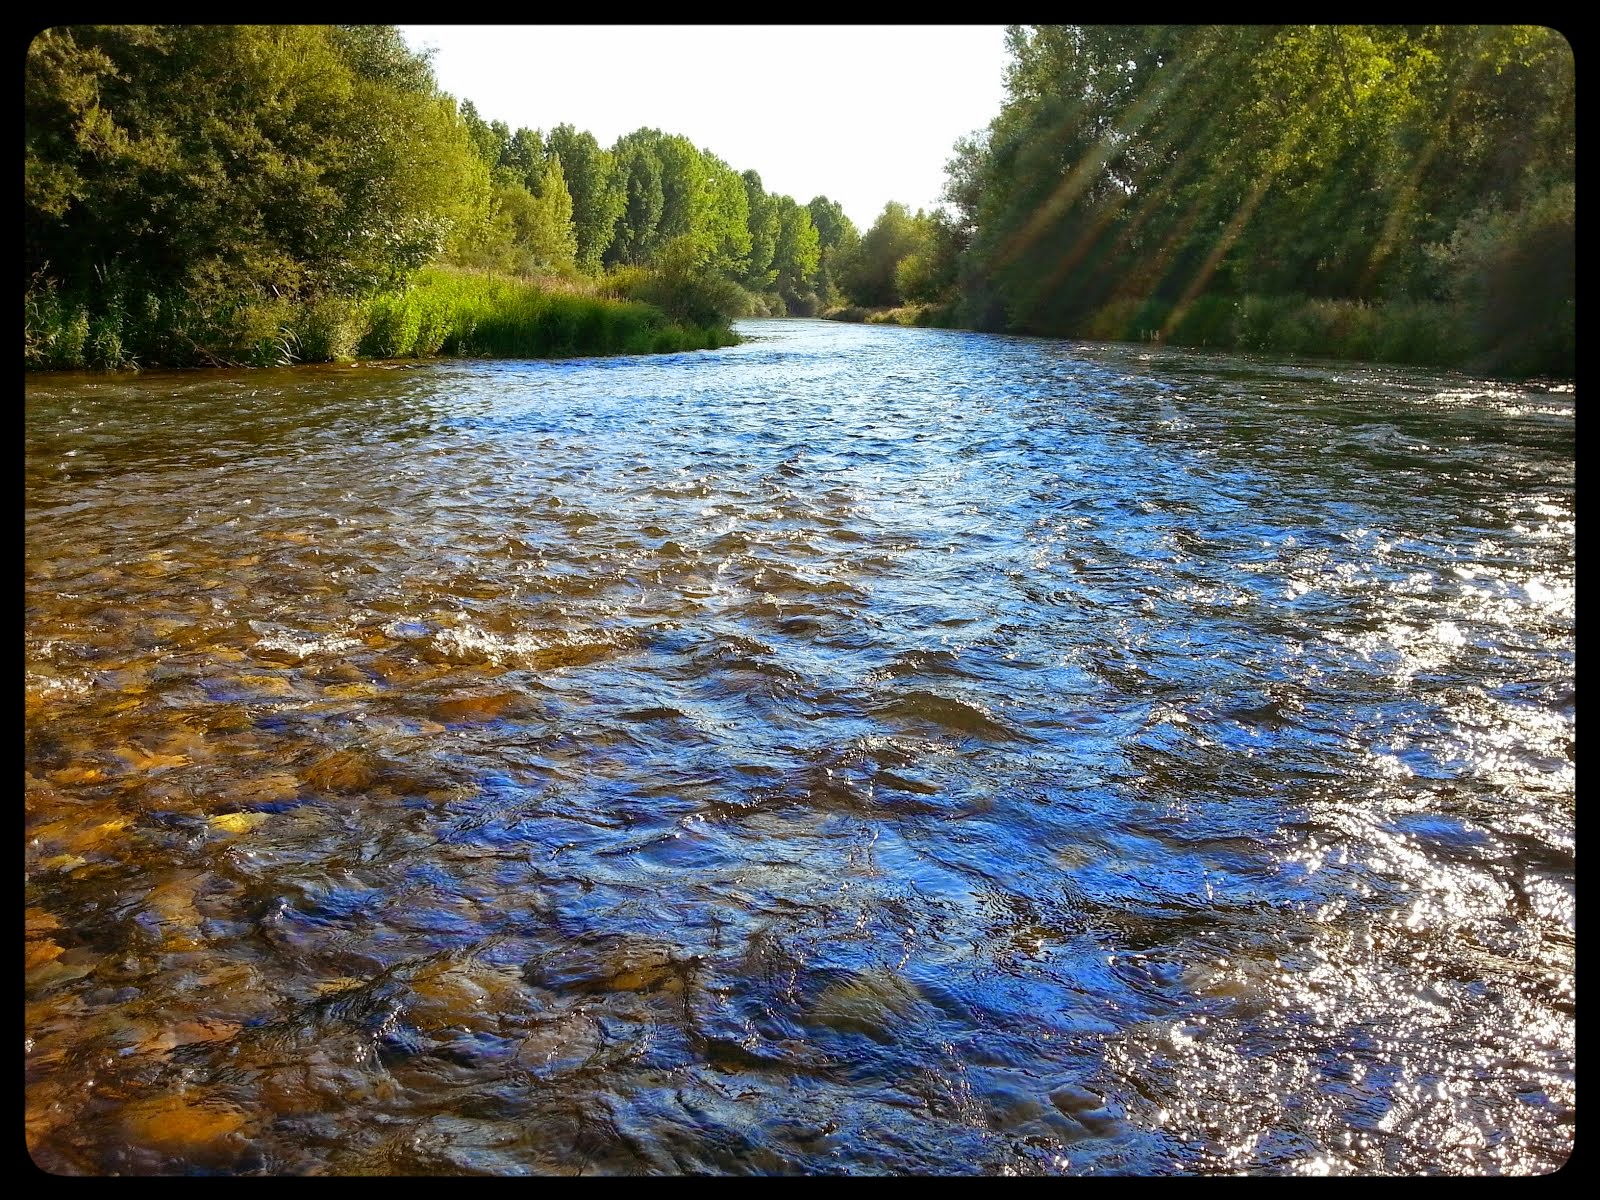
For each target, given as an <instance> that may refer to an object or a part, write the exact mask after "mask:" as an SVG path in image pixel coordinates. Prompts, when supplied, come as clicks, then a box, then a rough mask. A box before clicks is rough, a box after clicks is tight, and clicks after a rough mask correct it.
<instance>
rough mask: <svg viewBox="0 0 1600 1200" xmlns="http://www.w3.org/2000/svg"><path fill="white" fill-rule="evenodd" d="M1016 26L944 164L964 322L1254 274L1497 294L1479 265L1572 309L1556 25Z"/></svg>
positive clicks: (1261, 284)
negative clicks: (995, 96) (983, 109)
mask: <svg viewBox="0 0 1600 1200" xmlns="http://www.w3.org/2000/svg"><path fill="white" fill-rule="evenodd" d="M1008 36H1009V45H1010V51H1011V58H1012V61H1011V64H1010V67H1009V70H1008V74H1007V79H1006V86H1007V93H1008V98H1007V101H1006V103H1005V105H1004V107H1003V109H1002V111H1001V112H1000V114H999V115H998V116H997V117H996V118H995V119H994V121H993V122H991V124H990V126H989V128H988V129H987V130H985V131H983V132H982V133H981V134H979V135H976V136H974V137H971V138H968V139H963V141H962V142H960V143H958V144H957V147H956V153H955V156H954V157H953V158H952V160H951V162H950V164H949V167H948V184H947V191H946V198H947V200H948V201H949V202H950V204H951V215H950V221H949V228H948V229H947V230H946V231H945V233H943V234H941V235H940V236H941V237H942V238H943V239H944V243H945V245H946V246H947V247H948V248H949V250H950V252H951V253H953V255H954V257H955V259H956V260H957V265H958V274H959V279H960V286H961V292H962V303H963V306H964V308H965V311H966V313H967V318H968V319H969V320H972V321H974V322H976V323H979V324H983V325H994V326H1003V327H1007V328H1012V329H1017V330H1022V331H1028V332H1036V333H1074V332H1079V331H1081V330H1083V329H1084V328H1085V327H1086V326H1087V325H1088V324H1090V323H1091V322H1092V320H1093V318H1094V317H1095V315H1096V314H1097V313H1100V312H1103V311H1105V310H1107V309H1108V308H1109V307H1114V306H1117V305H1124V306H1126V305H1132V306H1141V305H1144V306H1149V311H1151V312H1152V313H1155V312H1158V311H1161V312H1164V313H1165V314H1166V315H1165V316H1164V317H1162V318H1161V320H1158V321H1156V322H1155V323H1156V324H1157V325H1158V326H1162V327H1164V328H1166V329H1168V330H1170V329H1172V328H1175V327H1176V326H1177V325H1178V324H1181V322H1182V321H1183V320H1184V319H1185V316H1186V314H1188V313H1189V312H1190V311H1191V310H1192V309H1194V307H1195V306H1196V305H1197V304H1201V303H1202V302H1209V303H1212V304H1213V305H1214V304H1215V303H1216V302H1219V301H1222V300H1225V299H1228V298H1235V299H1236V298H1239V297H1243V296H1246V295H1266V296H1301V297H1307V298H1321V299H1327V300H1339V301H1350V302H1368V303H1370V302H1378V301H1387V300H1395V301H1405V302H1408V303H1415V302H1430V301H1431V302H1446V301H1451V300H1452V299H1453V301H1455V302H1461V303H1479V305H1480V308H1481V300H1482V297H1483V296H1484V295H1487V294H1488V293H1487V292H1486V291H1484V290H1483V287H1482V286H1480V289H1479V292H1478V293H1476V295H1477V296H1478V300H1477V301H1474V300H1472V299H1471V297H1472V296H1473V295H1474V293H1473V292H1472V288H1471V287H1468V286H1466V285H1465V284H1464V283H1463V280H1464V279H1466V278H1468V277H1474V278H1477V279H1479V280H1480V281H1482V280H1486V279H1489V278H1495V279H1499V280H1501V281H1502V284H1505V282H1506V281H1507V280H1510V279H1511V278H1513V277H1517V278H1521V276H1519V275H1518V273H1519V272H1523V273H1528V272H1535V273H1536V275H1530V276H1529V277H1528V279H1527V280H1526V281H1525V283H1524V284H1519V286H1526V287H1534V286H1535V284H1534V280H1535V278H1537V279H1542V280H1546V281H1548V285H1549V287H1550V288H1551V289H1552V291H1551V292H1550V293H1548V296H1549V298H1550V303H1549V304H1546V305H1541V306H1538V308H1537V314H1538V315H1537V316H1535V315H1534V311H1533V310H1531V309H1530V310H1527V311H1528V317H1527V319H1528V320H1529V321H1536V322H1555V323H1556V324H1558V325H1559V324H1561V323H1563V322H1565V324H1566V327H1567V328H1568V329H1570V308H1571V304H1570V290H1567V289H1568V287H1569V285H1568V284H1567V282H1566V280H1567V279H1570V275H1571V273H1570V271H1565V272H1564V271H1562V270H1559V269H1553V267H1552V264H1553V263H1554V261H1555V260H1556V259H1559V257H1560V253H1559V251H1558V250H1557V249H1555V248H1556V247H1558V246H1560V245H1564V244H1570V242H1571V229H1572V225H1571V221H1570V217H1569V216H1567V215H1564V214H1566V213H1567V212H1568V210H1567V209H1566V208H1565V207H1563V206H1562V205H1561V204H1559V203H1556V202H1554V201H1552V200H1551V197H1559V196H1560V195H1563V194H1564V193H1562V191H1561V189H1562V188H1563V187H1570V185H1571V182H1572V179H1573V145H1574V136H1573V131H1574V126H1573V114H1574V106H1573V99H1574V91H1573V85H1574V79H1573V59H1572V52H1571V48H1570V46H1568V45H1567V43H1566V42H1565V40H1564V39H1563V38H1562V37H1561V35H1560V34H1558V33H1556V32H1554V31H1552V30H1549V29H1543V28H1536V27H1530V26H1397V25H1396V26H1356V25H1303V26H1162V25H1120V26H1037V27H1031V28H1020V27H1016V28H1013V29H1012V30H1011V31H1010V32H1009V35H1008ZM1563 239H1565V241H1563ZM1491 246H1492V248H1489V247H1491ZM946 257H948V255H946ZM1490 263H1493V264H1498V265H1494V266H1492V267H1491V266H1489V265H1487V264H1490ZM913 274H914V273H913ZM1474 311H1475V312H1476V316H1473V317H1472V319H1473V320H1475V321H1478V322H1479V323H1480V324H1481V323H1482V322H1483V321H1484V320H1486V319H1487V318H1486V317H1485V314H1483V313H1482V312H1479V311H1477V310H1474ZM1563 313H1565V314H1566V315H1565V316H1563V315H1561V314H1563ZM1508 319H1509V318H1508ZM1490 323H1491V324H1492V323H1493V322H1490ZM1485 336H1488V335H1485ZM1494 337H1495V338H1496V339H1498V341H1500V342H1505V343H1506V344H1507V345H1509V344H1512V343H1516V344H1525V343H1527V342H1528V339H1527V338H1517V337H1511V336H1510V335H1509V334H1507V333H1505V332H1504V331H1502V332H1501V333H1499V334H1496V335H1494ZM1507 339H1509V340H1507ZM1556 340H1559V338H1557V339H1556ZM1552 361H1553V360H1552Z"/></svg>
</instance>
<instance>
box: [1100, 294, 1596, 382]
mask: <svg viewBox="0 0 1600 1200" xmlns="http://www.w3.org/2000/svg"><path fill="white" fill-rule="evenodd" d="M1081 336H1084V337H1087V338H1091V339H1094V340H1098V341H1160V342H1168V343H1170V344H1172V345H1175V346H1197V347H1210V348H1212V349H1219V350H1245V351H1256V352H1263V353H1271V354H1285V355H1310V356H1319V357H1329V358H1347V359H1356V360H1359V361H1365V362H1387V363H1403V364H1406V365H1409V366H1420V367H1449V368H1459V369H1464V370H1468V371H1475V372H1483V373H1486V374H1493V375H1504V376H1514V377H1525V376H1529V375H1538V374H1553V375H1561V376H1563V377H1570V376H1571V374H1572V371H1573V367H1574V365H1575V358H1576V349H1575V346H1576V342H1575V337H1574V328H1573V325H1572V322H1571V314H1570V313H1568V314H1567V315H1566V320H1564V321H1561V320H1557V321H1555V322H1552V323H1551V324H1549V325H1548V326H1547V327H1539V326H1529V325H1522V326H1519V327H1517V328H1514V329H1505V328H1495V327H1494V326H1493V325H1492V324H1491V323H1490V322H1488V321H1486V320H1485V319H1484V318H1483V317H1482V316H1481V315H1478V314H1475V313H1474V311H1473V310H1471V309H1469V308H1468V307H1467V306H1464V305H1460V304H1450V303H1445V302H1441V301H1417V300H1393V301H1388V302H1386V303H1375V304H1368V303H1363V302H1361V301H1355V300H1326V299H1317V298H1314V297H1307V296H1243V297H1238V298H1232V297H1220V296H1202V297H1200V298H1199V299H1198V300H1196V301H1194V302H1193V303H1192V304H1189V305H1186V306H1182V307H1176V306H1173V305H1170V304H1162V303H1159V302H1153V301H1144V302H1138V301H1132V300H1128V301H1120V302H1114V303H1112V304H1109V305H1107V306H1106V307H1104V308H1102V309H1101V310H1100V311H1098V312H1097V313H1095V314H1094V316H1093V317H1091V318H1090V320H1089V322H1088V325H1087V327H1086V328H1085V329H1083V330H1082V332H1081Z"/></svg>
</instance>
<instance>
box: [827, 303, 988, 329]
mask: <svg viewBox="0 0 1600 1200" xmlns="http://www.w3.org/2000/svg"><path fill="white" fill-rule="evenodd" d="M818 316H820V317H822V319H823V320H825V321H849V322H853V323H855V324H858V325H906V326H913V325H914V326H919V327H922V328H933V329H960V328H962V326H961V325H960V323H959V322H958V321H957V320H956V314H955V310H954V306H953V305H950V304H902V305H899V306H898V307H895V308H863V307H862V306H861V305H859V304H847V305H844V306H843V307H841V308H829V309H824V310H823V311H822V312H821V313H819V314H818Z"/></svg>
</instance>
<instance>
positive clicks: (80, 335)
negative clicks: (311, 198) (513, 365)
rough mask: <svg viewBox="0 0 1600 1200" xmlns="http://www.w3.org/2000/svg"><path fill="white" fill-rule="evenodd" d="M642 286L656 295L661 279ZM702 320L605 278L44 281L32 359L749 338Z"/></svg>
mask: <svg viewBox="0 0 1600 1200" xmlns="http://www.w3.org/2000/svg"><path fill="white" fill-rule="evenodd" d="M552 283H553V286H552ZM638 286H639V287H640V290H643V291H648V290H649V289H650V281H649V280H642V281H640V282H639V284H638ZM693 317H694V318H697V319H684V318H682V317H680V318H678V319H674V317H673V316H670V315H669V314H668V313H667V312H664V311H663V309H662V307H661V306H658V305H657V304H654V303H647V302H645V301H644V300H643V299H637V300H632V299H622V298H618V297H615V296H607V295H602V294H600V293H599V290H598V288H597V287H596V286H595V285H593V284H589V285H586V286H585V285H580V284H577V283H574V282H573V281H570V280H560V281H548V280H541V281H539V282H537V283H535V282H531V281H528V280H522V279H513V278H510V277H507V276H500V275H491V274H484V273H481V272H473V271H466V270H459V269H447V268H434V269H430V270H426V271H423V272H421V273H420V274H419V275H418V276H417V277H416V279H415V280H413V281H412V282H411V283H410V284H409V285H408V286H406V287H404V288H400V289H396V290H395V291H392V292H387V293H383V294H380V295H376V296H370V297H367V298H365V299H361V300H357V299H350V298H343V297H335V296H326V297H321V298H318V299H314V300H309V301H295V300H291V299H289V298H287V297H280V296H275V295H270V294H262V295H253V296H245V297H223V298H220V299H213V300H209V301H208V300H205V299H202V298H200V297H197V296H194V295H189V294H185V293H181V292H172V293H162V294H156V293H132V292H127V291H124V290H108V291H106V292H103V293H101V294H99V295H97V296H94V297H92V298H85V297H75V296H74V297H69V296H64V295H62V294H61V293H60V292H59V291H58V290H57V289H56V288H55V287H54V285H52V284H50V283H40V284H36V285H35V286H33V287H30V288H29V289H28V290H27V292H26V294H25V297H24V322H23V326H24V345H23V359H24V364H25V366H26V367H27V368H28V369H30V370H71V369H82V368H84V367H93V368H106V369H113V370H114V369H119V368H129V367H138V366H287V365H289V364H291V363H316V362H347V361H349V360H351V359H353V358H356V357H362V358H427V357H432V356H434V355H439V354H447V355H459V356H464V357H476V358H573V357H581V356H589V355H611V354H660V353H675V352H678V351H684V350H702V349H714V348H716V347H719V346H730V345H733V344H734V343H736V342H737V341H738V338H737V336H736V335H735V334H734V333H733V330H732V328H731V326H730V325H729V323H728V321H727V319H726V318H725V317H722V316H719V315H718V314H717V313H716V312H715V311H713V310H710V309H706V308H704V307H699V308H696V309H695V310H694V311H693Z"/></svg>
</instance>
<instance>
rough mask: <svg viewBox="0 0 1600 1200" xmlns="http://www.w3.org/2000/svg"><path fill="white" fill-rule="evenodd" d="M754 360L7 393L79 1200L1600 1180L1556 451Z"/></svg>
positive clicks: (30, 1106)
mask: <svg viewBox="0 0 1600 1200" xmlns="http://www.w3.org/2000/svg"><path fill="white" fill-rule="evenodd" d="M742 331H743V332H744V333H745V334H746V336H747V337H748V338H749V340H748V341H747V342H746V343H745V344H743V345H740V346H737V347H733V348H730V349H727V350H722V351H715V352H703V353H697V354H685V355H676V356H665V357H655V358H643V359H638V358H628V359H608V360H583V361H575V362H559V363H554V362H539V363H513V362H442V363H429V364H424V365H418V366H414V367H407V368H396V367H390V366H381V365H371V366H358V367H344V368H306V369H300V370H293V371H276V372H274V371H257V372H204V373H199V372H197V373H185V374H177V373H151V374H147V375H141V376H133V377H115V376H99V377H93V376H53V377H50V376H41V377H35V378H33V379H31V380H30V381H29V386H28V394H27V420H26V443H27V445H26V450H27V453H26V466H25V470H26V505H27V509H26V522H27V524H26V534H27V546H26V577H25V586H26V600H27V611H26V621H25V627H24V646H25V657H26V663H25V682H26V693H25V700H26V710H27V717H26V722H27V723H26V731H27V741H26V766H27V775H26V781H25V782H26V814H27V815H26V820H27V847H26V867H27V889H26V922H27V941H26V946H27V958H26V962H27V968H28V970H27V997H28V1004H27V1010H26V1023H27V1030H26V1035H27V1109H26V1114H25V1115H26V1123H27V1137H28V1144H29V1147H30V1149H31V1152H32V1154H33V1157H34V1160H35V1161H36V1162H37V1163H39V1164H41V1165H42V1166H44V1167H45V1168H47V1169H49V1170H51V1171H56V1172H63V1173H77V1174H84V1173H87V1174H109V1173H124V1174H141V1173H143V1174H149V1173H213V1172H215V1173H238V1174H248V1173H265V1174H275V1173H327V1174H357V1173H395V1174H422V1173H440V1174H472V1173H484V1174H516V1173H546V1174H576V1173H589V1174H604V1173H612V1174H618V1173H634V1172H648V1173H679V1172H700V1173H719V1174H722V1173H744V1172H755V1173H802V1172H804V1173H891V1172H893V1173H913V1172H915V1173H1006V1174H1013V1173H1015V1174H1035V1173H1074V1174H1075V1173H1102V1174H1118V1173H1122V1174H1132V1173H1146V1174H1174V1173H1193V1172H1252V1173H1262V1174H1293V1173H1349V1172H1368V1173H1372V1172H1380V1173H1406V1174H1427V1173H1442V1174H1469V1173H1533V1172H1545V1171H1549V1170H1552V1169H1554V1168H1555V1167H1557V1166H1559V1165H1560V1164H1561V1163H1562V1162H1564V1161H1565V1159H1566V1158H1567V1156H1568V1154H1569V1153H1570V1150H1571V1146H1572V1140H1573V1129H1574V1111H1575V1110H1574V1104H1575V1100H1574V1079H1573V1049H1574V979H1573V936H1574V909H1573V906H1574V875H1573V861H1574V843H1573V824H1574V756H1575V750H1574V744H1573V738H1574V694H1573V674H1574V628H1573V620H1574V618H1573V604H1574V570H1573V569H1574V558H1573V556H1574V510H1573V477H1574V434H1573V400H1574V396H1573V393H1572V391H1571V389H1570V388H1567V389H1565V390H1555V391H1551V390H1545V389H1541V388H1538V387H1531V386H1509V385H1505V384H1497V383H1491V382H1486V381H1482V380H1474V379H1471V378H1467V377H1463V376H1455V375H1437V374H1426V373H1419V372H1412V371H1407V370H1403V369H1397V368H1391V367H1375V366H1352V365H1347V364H1331V365H1330V364H1306V363H1294V364H1290V363H1284V362H1275V361H1270V360H1252V359H1245V358H1240V357H1236V356H1222V355H1204V354H1197V353H1187V352H1181V351H1175V350H1174V351H1169V350H1155V351H1146V350H1141V349H1140V348H1139V347H1135V346H1091V345H1082V344H1075V343H1066V342H1055V341H1036V340H1027V339H1016V338H999V337H987V336H981V335H976V334H968V333H953V332H942V331H933V330H908V329H893V328H883V327H874V326H847V325H832V324H825V323H822V322H811V321H750V322H745V323H743V325H742Z"/></svg>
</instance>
